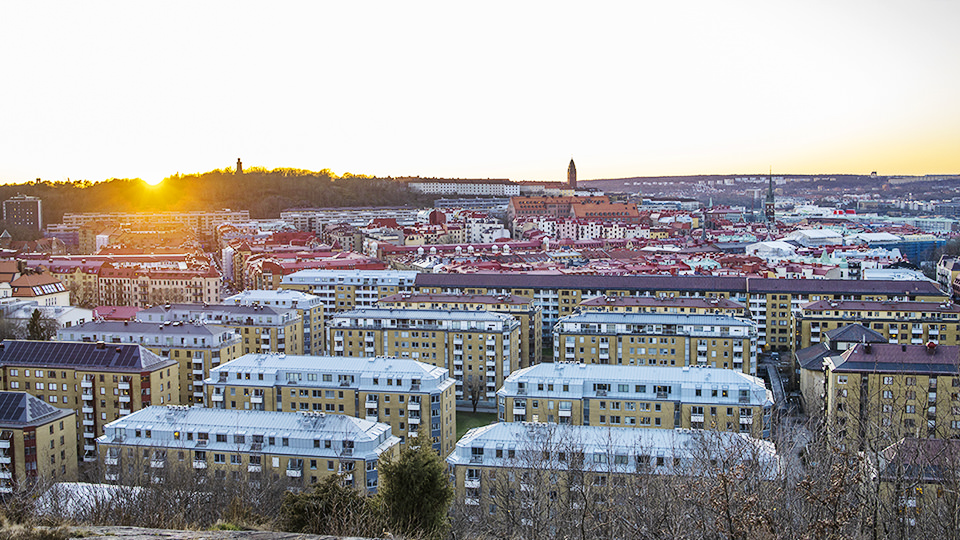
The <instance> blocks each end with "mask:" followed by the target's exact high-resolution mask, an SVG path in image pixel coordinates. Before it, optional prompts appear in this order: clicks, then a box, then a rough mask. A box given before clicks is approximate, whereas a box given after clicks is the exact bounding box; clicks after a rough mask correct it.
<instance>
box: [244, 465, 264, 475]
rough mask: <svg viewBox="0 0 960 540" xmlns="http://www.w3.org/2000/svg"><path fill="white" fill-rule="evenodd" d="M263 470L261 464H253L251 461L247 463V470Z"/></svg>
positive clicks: (255, 471) (256, 471)
mask: <svg viewBox="0 0 960 540" xmlns="http://www.w3.org/2000/svg"><path fill="white" fill-rule="evenodd" d="M262 470H263V467H262V466H261V465H254V464H253V463H251V464H249V465H247V472H252V473H258V472H260V471H262Z"/></svg>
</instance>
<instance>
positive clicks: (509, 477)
mask: <svg viewBox="0 0 960 540" xmlns="http://www.w3.org/2000/svg"><path fill="white" fill-rule="evenodd" d="M447 464H448V466H449V467H450V469H451V470H452V473H453V479H454V483H455V493H456V497H457V498H458V499H459V500H462V501H463V502H464V503H465V504H466V506H468V507H469V506H475V507H477V510H478V511H482V512H489V513H492V514H495V513H497V512H505V511H509V512H515V513H516V514H517V515H516V516H515V518H519V519H523V520H528V521H535V520H538V519H539V520H541V521H543V522H544V523H547V522H549V521H552V519H551V518H558V517H557V516H550V515H549V511H550V509H549V508H547V506H554V505H553V504H551V503H553V502H557V501H559V502H561V503H563V506H562V507H563V508H566V509H578V508H580V509H582V508H583V506H582V503H583V501H584V500H591V501H594V502H598V501H603V502H602V503H601V504H603V505H606V506H608V507H610V506H614V507H615V505H616V504H619V503H620V500H619V499H618V497H617V488H620V489H624V488H625V487H626V486H627V485H628V482H629V481H630V479H631V477H632V476H633V475H650V474H663V475H686V476H689V475H700V474H711V473H712V472H714V471H717V470H720V469H726V470H733V469H734V468H735V467H737V466H748V467H754V466H756V467H761V469H762V474H763V475H764V476H765V477H767V478H771V479H772V478H774V477H775V476H776V472H777V466H778V458H777V454H776V449H775V448H774V445H773V443H771V442H769V441H763V440H759V439H756V438H753V437H750V436H749V435H746V434H743V433H728V432H716V431H706V430H680V429H629V428H610V427H601V426H574V425H562V424H560V425H558V424H539V423H528V422H509V423H504V422H500V423H496V424H490V425H488V426H483V427H479V428H474V429H471V430H470V431H468V432H467V433H466V435H464V436H463V438H461V439H460V440H459V441H458V442H457V446H456V449H455V450H454V451H453V453H451V454H450V455H449V456H448V457H447Z"/></svg>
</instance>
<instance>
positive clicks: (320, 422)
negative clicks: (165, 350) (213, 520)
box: [97, 407, 400, 493]
mask: <svg viewBox="0 0 960 540" xmlns="http://www.w3.org/2000/svg"><path fill="white" fill-rule="evenodd" d="M399 443H400V440H399V439H397V438H396V437H394V436H393V435H391V434H390V428H389V426H387V425H385V424H378V423H375V422H368V421H366V420H362V419H360V418H353V417H350V416H345V415H326V414H323V413H287V412H273V411H224V410H220V409H204V408H199V407H149V408H146V409H143V410H142V411H138V412H137V413H135V414H132V415H130V416H129V417H126V418H123V419H121V420H117V421H115V422H111V423H110V424H109V425H108V426H107V429H106V431H105V433H104V434H103V436H101V437H100V438H99V439H97V444H98V446H99V447H100V455H101V456H102V459H103V470H104V480H106V481H107V482H115V483H120V484H140V483H142V482H144V479H146V481H147V483H162V482H164V480H165V478H166V477H167V476H168V475H170V474H173V473H174V472H175V471H177V472H181V473H184V472H185V473H186V474H188V475H190V476H194V477H195V478H202V477H206V476H209V477H214V478H219V479H224V480H226V479H230V480H234V481H244V482H250V483H252V484H254V485H259V484H261V483H263V482H268V481H273V482H276V481H283V482H285V483H287V484H288V487H289V488H291V489H296V488H307V487H309V486H310V485H312V484H315V483H317V482H319V481H320V480H321V479H323V478H325V477H327V476H330V475H335V474H342V475H343V476H342V478H343V481H344V482H345V484H346V485H348V486H356V487H357V488H360V489H366V491H367V492H369V493H375V492H376V490H377V485H378V480H377V466H378V463H379V460H380V459H381V458H384V459H388V460H389V459H392V458H393V457H395V456H396V455H397V454H398V446H399ZM178 468H180V469H179V471H178Z"/></svg>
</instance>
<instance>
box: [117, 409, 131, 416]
mask: <svg viewBox="0 0 960 540" xmlns="http://www.w3.org/2000/svg"><path fill="white" fill-rule="evenodd" d="M130 412H131V411H130V407H120V416H126V415H128V414H130Z"/></svg>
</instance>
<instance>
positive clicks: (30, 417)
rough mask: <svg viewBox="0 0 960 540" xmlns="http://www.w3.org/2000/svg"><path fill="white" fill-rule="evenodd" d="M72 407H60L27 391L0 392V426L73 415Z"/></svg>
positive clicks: (27, 423)
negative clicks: (47, 402)
mask: <svg viewBox="0 0 960 540" xmlns="http://www.w3.org/2000/svg"><path fill="white" fill-rule="evenodd" d="M73 414H74V411H73V410H71V409H58V408H57V407H54V406H53V405H48V404H46V403H44V401H43V400H41V399H38V398H36V397H33V396H32V395H30V394H28V393H26V392H0V426H2V427H14V426H27V425H31V424H39V423H43V424H45V423H48V422H51V421H53V420H56V419H58V418H63V417H66V416H73Z"/></svg>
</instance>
